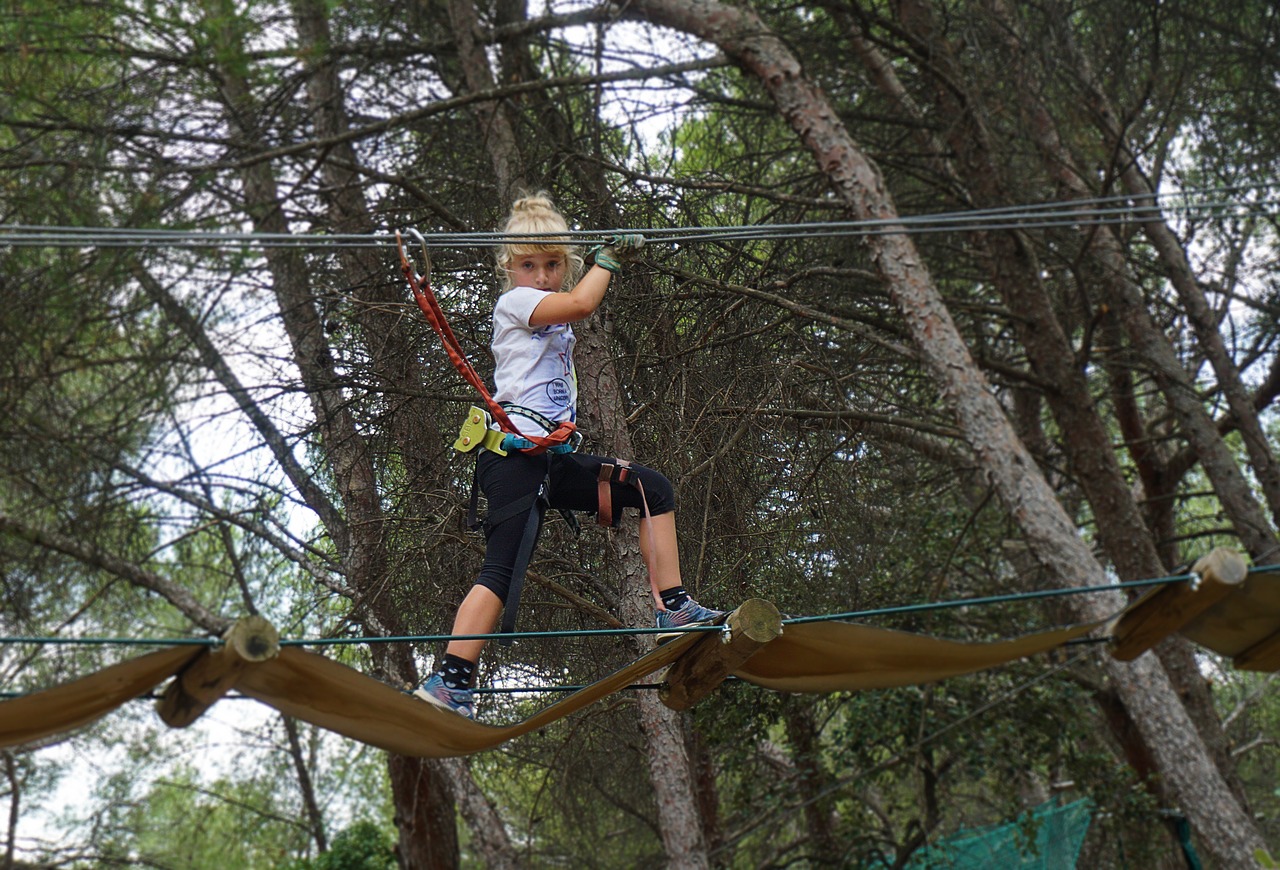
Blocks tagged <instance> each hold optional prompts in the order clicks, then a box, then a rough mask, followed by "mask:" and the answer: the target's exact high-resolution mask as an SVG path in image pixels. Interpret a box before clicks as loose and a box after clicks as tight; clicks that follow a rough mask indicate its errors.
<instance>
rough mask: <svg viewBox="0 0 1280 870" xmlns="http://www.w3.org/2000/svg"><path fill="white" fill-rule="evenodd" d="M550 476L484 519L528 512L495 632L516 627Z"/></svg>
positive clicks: (497, 519) (493, 522) (503, 641)
mask: <svg viewBox="0 0 1280 870" xmlns="http://www.w3.org/2000/svg"><path fill="white" fill-rule="evenodd" d="M549 478H550V473H549V472H548V477H547V478H544V479H543V481H542V484H541V485H540V486H539V487H538V491H537V492H536V493H533V494H531V495H529V496H526V497H525V498H522V499H520V500H519V501H517V502H515V503H514V504H510V505H507V507H506V508H504V509H503V510H501V511H498V514H497V516H496V517H494V516H491V517H489V518H487V519H486V520H485V523H486V524H487V525H489V526H493V525H496V524H497V523H500V522H502V521H503V520H504V519H507V518H509V517H512V516H515V515H517V514H519V513H520V512H521V511H527V512H528V515H529V516H528V519H526V520H525V524H524V533H523V534H522V535H521V536H520V546H519V547H518V548H517V550H516V560H515V562H514V563H513V564H512V566H511V585H510V586H508V587H507V602H506V604H504V605H503V608H502V624H501V626H500V627H499V628H498V633H499V634H511V633H512V632H514V631H515V630H516V611H517V610H518V609H519V607H520V593H521V592H523V591H524V581H525V576H526V575H527V574H528V572H529V562H530V561H531V560H532V559H533V549H534V547H535V546H537V543H538V529H539V528H540V527H541V526H542V516H543V513H544V512H545V511H546V509H547V485H548V480H549ZM498 642H499V643H501V644H504V645H507V644H510V643H511V640H510V639H509V638H499V640H498Z"/></svg>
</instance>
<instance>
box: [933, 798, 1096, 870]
mask: <svg viewBox="0 0 1280 870" xmlns="http://www.w3.org/2000/svg"><path fill="white" fill-rule="evenodd" d="M1092 819H1093V803H1092V802H1091V801H1090V800H1089V799H1087V798H1084V799H1081V800H1078V801H1075V802H1073V803H1069V804H1066V805H1063V806H1060V805H1058V803H1057V802H1056V801H1047V802H1046V803H1043V804H1041V805H1040V806H1038V807H1036V808H1035V809H1032V810H1028V811H1027V812H1025V813H1023V814H1022V815H1021V816H1019V817H1018V818H1017V819H1015V820H1014V821H1012V822H1006V823H1005V824H1002V825H991V826H989V827H985V828H969V829H967V830H962V831H960V832H959V833H957V834H955V835H954V836H952V837H949V838H947V839H946V840H943V841H941V842H939V843H935V844H933V845H932V846H929V847H927V848H925V849H922V850H921V851H920V853H919V854H918V855H916V856H915V857H914V858H912V859H911V861H910V862H909V863H908V864H907V867H908V868H909V870H942V868H948V870H978V868H990V867H1000V868H1006V870H1015V868H1016V870H1070V868H1074V867H1075V866H1076V859H1077V858H1079V857H1080V848H1081V846H1083V845H1084V837H1085V834H1086V833H1088V831H1089V822H1090V821H1091V820H1092Z"/></svg>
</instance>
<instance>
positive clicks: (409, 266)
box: [396, 227, 431, 284]
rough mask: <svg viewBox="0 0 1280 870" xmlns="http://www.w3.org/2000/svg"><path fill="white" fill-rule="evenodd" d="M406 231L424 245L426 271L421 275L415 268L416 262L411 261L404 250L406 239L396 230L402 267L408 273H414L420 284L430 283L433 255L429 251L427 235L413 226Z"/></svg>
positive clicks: (423, 257) (416, 280)
mask: <svg viewBox="0 0 1280 870" xmlns="http://www.w3.org/2000/svg"><path fill="white" fill-rule="evenodd" d="M405 232H406V233H408V234H409V235H411V236H413V237H414V238H415V239H417V240H418V244H419V245H420V246H421V247H422V260H423V264H424V265H425V266H426V271H424V272H423V273H422V274H421V275H419V274H418V272H417V269H415V268H414V264H413V263H411V262H409V255H408V254H406V253H405V250H404V240H403V239H402V238H400V231H399V230H396V246H397V247H398V248H399V249H400V267H401V268H402V269H404V270H405V272H406V273H407V274H409V275H412V276H413V280H414V281H415V282H417V283H419V284H422V283H429V282H430V280H431V255H430V254H428V253H427V240H426V237H425V236H423V235H422V233H420V232H418V231H417V230H415V229H414V228H413V227H409V228H408V229H406V230H405Z"/></svg>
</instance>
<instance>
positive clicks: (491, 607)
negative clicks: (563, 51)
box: [413, 193, 723, 718]
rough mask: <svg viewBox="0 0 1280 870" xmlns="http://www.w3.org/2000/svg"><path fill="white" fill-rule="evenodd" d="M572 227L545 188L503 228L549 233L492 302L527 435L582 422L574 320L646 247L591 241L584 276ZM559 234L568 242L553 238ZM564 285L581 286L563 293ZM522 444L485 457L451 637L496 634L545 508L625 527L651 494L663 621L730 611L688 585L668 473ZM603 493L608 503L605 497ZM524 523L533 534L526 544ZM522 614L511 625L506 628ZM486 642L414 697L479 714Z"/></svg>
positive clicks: (507, 396) (502, 258)
mask: <svg viewBox="0 0 1280 870" xmlns="http://www.w3.org/2000/svg"><path fill="white" fill-rule="evenodd" d="M568 229H569V226H568V224H567V223H566V221H565V219H564V217H563V216H562V215H561V214H560V212H559V211H557V210H556V207H555V205H554V204H553V203H552V202H551V200H550V199H549V198H548V197H547V195H546V194H544V193H538V194H535V195H533V196H528V197H524V198H522V199H519V200H517V201H516V203H515V204H514V205H513V206H512V209H511V216H510V218H509V219H508V221H507V225H506V232H507V233H511V234H524V235H531V234H537V235H540V236H546V237H550V238H551V239H552V240H551V241H542V240H530V241H520V240H515V241H512V242H508V243H507V244H504V245H502V246H500V247H499V248H498V253H497V267H498V273H499V275H500V277H501V279H502V286H503V291H502V295H501V296H500V297H499V298H498V304H497V305H496V306H495V307H494V310H493V345H492V348H493V355H494V358H495V362H496V367H495V370H494V381H495V386H496V387H497V389H496V390H495V391H494V399H496V400H497V401H498V402H500V403H502V405H503V407H504V409H505V410H506V411H507V414H508V416H509V417H510V418H511V421H512V422H513V423H514V424H515V426H516V428H517V429H519V430H520V433H522V434H525V435H534V436H545V435H547V434H548V433H550V432H551V431H553V430H555V429H556V428H557V427H558V426H559V425H560V424H561V423H562V422H563V421H569V422H573V421H574V420H575V419H576V417H577V399H578V382H577V373H576V372H575V371H574V367H573V345H574V341H575V339H574V335H573V329H572V327H571V326H570V324H571V323H575V322H577V321H579V320H583V319H585V318H587V317H590V316H591V314H592V313H593V312H594V311H595V310H596V309H597V308H599V307H600V303H601V302H602V301H603V300H604V294H605V290H607V289H608V287H609V281H610V280H611V279H612V278H613V276H614V275H615V274H617V273H618V272H620V271H621V270H622V261H623V260H624V259H628V258H629V257H631V256H633V255H634V253H635V252H636V251H637V250H638V249H639V248H640V246H641V245H642V244H643V239H641V238H640V237H639V236H624V237H621V238H619V239H617V240H615V242H614V244H613V245H612V246H609V247H605V246H600V247H598V248H595V249H593V250H592V252H591V254H592V257H593V259H594V263H593V265H591V267H590V269H589V270H587V272H586V274H585V275H582V271H583V268H584V266H585V263H584V261H583V258H582V256H581V255H580V254H578V253H577V251H576V250H575V249H574V248H573V247H571V246H570V245H569V244H568V237H567V235H565V236H561V234H565V233H567V232H568ZM558 236H559V237H561V238H563V239H564V241H563V242H561V241H555V240H554V239H555V238H556V237H558ZM579 275H581V280H578V277H579ZM566 286H571V287H572V289H570V290H568V291H567V292H566V291H565V287H566ZM521 444H523V446H530V442H528V441H524V440H523V439H519V438H518V437H517V436H514V435H510V434H509V435H507V436H506V439H505V440H504V445H503V446H504V447H507V448H508V449H507V452H506V455H505V456H504V455H500V454H499V453H498V452H496V451H490V450H481V451H480V455H479V457H478V459H477V460H476V462H477V465H476V480H477V481H478V483H479V485H480V488H481V490H482V491H483V492H484V494H485V497H486V498H487V499H488V505H489V515H488V519H487V520H486V521H485V524H484V530H485V541H486V543H485V558H484V563H483V564H482V566H481V568H480V576H479V577H478V578H477V579H476V583H475V585H474V586H473V587H472V588H471V591H470V592H469V593H468V594H467V596H466V598H465V599H463V602H462V605H461V606H460V607H459V608H458V613H457V616H456V617H455V618H454V623H453V634H454V635H471V634H487V633H489V632H491V631H493V629H494V626H495V625H496V624H497V621H498V618H499V616H501V615H502V612H503V607H504V606H505V605H506V603H507V600H508V595H509V594H511V595H512V598H513V602H512V603H513V604H514V603H515V601H514V598H515V595H516V594H518V588H517V589H516V590H515V591H514V593H513V589H512V585H513V582H514V583H515V584H516V585H517V586H518V584H519V583H520V582H521V581H522V579H523V565H522V564H520V563H521V562H526V563H527V560H528V558H529V551H530V550H531V549H532V545H533V542H534V541H536V538H537V535H538V533H539V531H540V530H541V521H542V515H543V513H544V512H545V510H546V508H547V507H554V508H558V509H561V510H579V511H596V510H597V508H598V507H599V509H600V512H601V513H602V515H603V516H604V517H612V518H614V524H615V525H616V521H617V518H618V517H619V516H620V514H621V509H622V508H623V507H636V508H639V507H642V506H643V505H644V504H645V502H647V504H648V517H647V518H642V519H641V520H640V526H641V528H640V552H641V554H642V556H643V557H644V561H645V565H646V567H647V568H648V570H649V576H650V578H651V580H652V582H653V586H654V591H655V594H656V596H657V597H660V599H661V601H660V603H658V602H655V604H656V605H657V624H658V627H659V628H676V627H680V626H685V625H693V624H696V623H700V622H708V621H711V620H714V619H716V618H717V617H719V616H721V615H723V612H722V611H718V610H710V609H708V608H705V607H702V606H701V605H700V604H698V603H697V602H696V601H694V600H693V599H692V598H691V597H690V596H689V594H688V593H687V592H686V591H685V589H684V587H683V586H682V585H681V581H680V554H679V551H678V549H677V546H676V523H675V493H674V491H673V489H672V486H671V481H669V480H668V479H667V478H666V477H665V476H663V475H662V474H660V473H659V472H657V471H654V470H653V469H650V468H646V467H644V466H641V465H635V464H631V465H627V464H626V463H621V464H620V463H619V462H618V460H616V459H609V458H605V457H600V456H589V455H579V454H574V453H571V452H565V451H567V450H568V448H559V449H557V451H556V452H552V451H548V452H546V453H542V454H538V455H531V454H529V453H525V452H521V450H520V449H518V448H519V446H520V445H521ZM606 464H608V465H612V466H614V468H615V469H616V468H618V467H619V465H621V466H622V467H624V468H625V472H624V474H623V475H621V476H622V477H626V478H629V479H638V481H639V484H640V486H633V485H628V484H626V483H620V482H617V480H616V479H614V480H613V481H612V482H608V484H607V486H602V485H601V483H600V471H601V466H602V465H606ZM641 487H643V488H642V489H641ZM606 492H607V493H608V496H609V499H610V504H608V505H602V504H600V499H601V498H603V497H604V493H606ZM526 504H527V505H529V508H528V509H527V510H525V509H524V508H523V506H524V505H526ZM606 511H608V512H607V513H606ZM530 512H534V513H533V516H532V517H531V515H530ZM527 529H528V531H529V532H530V533H531V537H529V538H528V539H527V540H526V531H527ZM522 543H523V544H524V546H523V547H522ZM522 549H523V550H524V552H523V553H522V552H521V551H522ZM513 616H514V614H511V615H510V616H509V617H508V621H507V626H504V627H509V625H510V623H511V620H512V618H513ZM484 644H485V642H484V641H483V640H454V641H450V643H449V645H448V647H447V648H446V650H445V655H444V659H443V661H442V662H441V664H440V667H439V670H438V671H437V672H436V673H434V674H432V675H431V676H430V677H429V678H428V679H427V681H426V682H424V683H423V684H422V685H421V686H420V687H419V688H418V689H417V690H416V691H414V693H413V694H414V695H416V696H417V697H419V698H422V699H423V700H425V701H429V702H431V703H433V704H436V705H438V706H441V707H444V708H445V709H448V710H452V711H453V712H455V713H459V714H461V715H463V716H466V717H467V718H473V717H474V716H475V705H474V703H473V701H472V691H471V690H472V685H473V681H474V678H475V670H476V662H477V661H478V660H479V658H480V651H481V650H482V649H483V648H484Z"/></svg>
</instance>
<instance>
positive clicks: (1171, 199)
mask: <svg viewBox="0 0 1280 870" xmlns="http://www.w3.org/2000/svg"><path fill="white" fill-rule="evenodd" d="M1278 188H1280V183H1277V184H1269V185H1252V186H1233V187H1213V188H1199V189H1194V190H1189V191H1182V192H1177V193H1161V194H1155V195H1152V196H1129V195H1123V194H1121V195H1113V196H1102V197H1095V198H1091V199H1080V200H1067V201H1055V202H1046V203H1039V204H1029V205H1014V206H1007V207H1003V208H989V209H971V210H968V211H957V212H940V213H936V214H923V215H900V216H898V217H896V218H893V219H892V220H873V221H816V222H810V223H796V224H751V225H741V226H711V227H698V228H695V229H690V228H681V227H675V228H647V229H618V230H606V231H599V230H596V231H584V230H570V231H568V232H566V233H557V234H556V235H555V237H554V239H552V237H549V236H539V235H534V234H512V233H498V232H439V233H424V234H423V243H424V244H425V245H426V246H428V247H437V248H470V247H491V246H493V245H496V244H499V243H501V242H507V241H520V240H525V241H539V240H554V241H563V240H564V239H565V238H566V237H568V238H569V239H570V240H572V241H575V242H578V243H581V244H599V243H603V242H606V241H607V240H608V239H609V238H610V237H611V236H614V235H617V234H626V233H636V232H640V233H643V235H644V236H645V239H646V240H648V241H649V242H650V243H651V244H652V243H658V242H667V243H670V244H688V243H693V242H728V241H748V240H769V239H786V238H814V237H835V236H862V237H869V236H878V235H886V234H902V233H905V234H912V235H914V234H920V233H940V232H958V231H977V232H987V231H995V230H1003V229H1015V228H1016V229H1051V228H1054V227H1078V226H1102V225H1115V224H1133V223H1135V222H1142V221H1145V220H1160V219H1163V218H1164V217H1165V216H1167V215H1179V216H1182V217H1186V218H1207V219H1223V218H1243V217H1249V216H1276V215H1277V214H1278V213H1280V198H1278V197H1276V196H1274V195H1272V191H1274V190H1276V189H1278ZM1249 194H1252V195H1253V196H1252V198H1237V199H1230V198H1225V197H1228V196H1232V195H1234V196H1237V197H1242V196H1246V195H1249ZM395 244H396V239H395V236H394V234H388V233H377V234H356V233H333V234H305V233H302V234H295V233H263V232H239V233H237V232H225V231H221V230H165V229H133V228H127V227H69V226H36V225H31V224H0V245H10V246H30V247H131V248H132V247H141V248H147V247H152V248H228V247H236V248H239V247H246V246H247V247H254V248H279V247H303V248H314V247H326V248H335V247H357V248H386V247H394V246H395Z"/></svg>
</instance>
